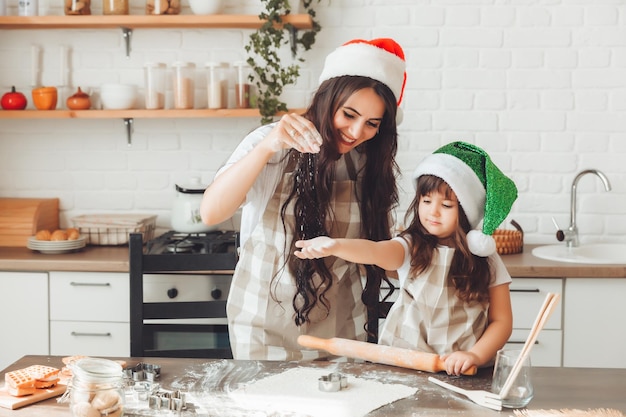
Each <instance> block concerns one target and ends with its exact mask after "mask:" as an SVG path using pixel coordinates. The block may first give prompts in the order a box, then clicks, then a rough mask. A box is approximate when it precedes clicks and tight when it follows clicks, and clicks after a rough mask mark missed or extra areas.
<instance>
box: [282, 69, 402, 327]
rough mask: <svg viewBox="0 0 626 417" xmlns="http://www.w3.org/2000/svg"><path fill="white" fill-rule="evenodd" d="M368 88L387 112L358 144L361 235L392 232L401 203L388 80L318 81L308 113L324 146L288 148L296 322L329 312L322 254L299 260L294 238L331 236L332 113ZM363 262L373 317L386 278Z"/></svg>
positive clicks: (365, 297) (334, 148)
mask: <svg viewBox="0 0 626 417" xmlns="http://www.w3.org/2000/svg"><path fill="white" fill-rule="evenodd" d="M364 88H372V89H374V91H375V92H376V93H377V94H378V96H380V97H381V98H382V99H383V101H384V103H385V114H384V115H383V119H382V121H381V123H380V126H379V129H378V132H377V133H376V135H375V136H374V137H373V138H372V139H371V140H368V141H366V142H364V143H362V144H361V145H359V146H358V147H357V148H356V149H357V151H358V152H360V153H362V154H364V155H365V157H366V163H365V165H364V167H363V168H362V171H361V172H359V173H358V176H359V178H360V181H358V182H357V186H356V190H355V192H356V196H357V199H358V202H359V206H360V214H361V237H362V238H365V239H371V240H375V241H379V240H386V239H389V238H390V237H391V229H392V218H391V211H392V209H393V208H395V207H396V206H397V204H398V190H397V186H396V178H397V176H398V173H399V168H398V165H397V164H396V161H395V156H396V152H397V147H398V133H397V130H396V111H397V104H396V99H395V97H394V95H393V93H392V92H391V90H390V89H389V88H388V87H387V86H386V85H384V84H382V83H381V82H379V81H376V80H373V79H371V78H368V77H359V76H343V77H336V78H331V79H329V80H327V81H324V82H323V83H322V84H321V85H320V87H319V89H318V90H317V92H316V94H315V96H314V97H313V100H312V103H311V105H310V106H309V108H308V109H307V111H306V112H305V114H304V117H306V118H307V119H309V120H310V121H311V122H313V124H314V125H315V127H316V128H317V129H318V130H319V132H320V134H321V136H322V138H323V141H324V142H323V145H322V146H321V150H320V152H319V153H318V154H301V153H299V152H297V151H295V150H292V151H291V152H290V157H291V158H294V159H295V165H296V167H295V170H294V172H293V176H294V181H293V188H292V190H291V193H290V195H289V197H288V199H287V201H286V202H285V204H284V205H283V207H282V210H281V215H282V218H283V224H285V223H286V217H285V215H286V213H285V211H286V209H287V207H288V205H289V203H290V202H291V201H293V202H294V213H293V215H294V216H295V225H293V226H294V229H293V230H294V233H293V236H294V240H293V241H292V242H290V244H289V249H288V252H287V256H288V259H287V263H288V266H289V269H290V271H291V272H292V273H293V275H294V276H295V277H296V287H297V293H296V294H295V296H294V298H293V307H294V309H295V311H296V317H295V322H296V324H297V325H301V324H303V323H305V322H308V321H309V313H310V312H311V310H312V309H313V308H314V307H315V306H316V305H318V303H321V305H322V306H323V307H324V308H325V309H326V310H327V311H329V310H330V308H331V306H330V305H329V303H328V300H327V299H326V297H325V294H326V292H327V291H328V290H329V289H330V288H331V286H332V275H331V272H330V271H329V269H328V267H327V266H326V263H325V261H324V259H310V260H301V259H299V258H297V257H295V256H294V255H293V252H294V250H295V246H294V243H295V241H296V240H299V239H311V238H314V237H316V236H322V235H326V236H330V233H329V232H330V229H327V227H326V226H327V223H332V222H333V218H334V215H333V213H332V209H331V204H330V203H331V202H330V198H331V192H332V184H333V180H334V178H335V162H336V161H337V160H338V159H339V158H340V157H341V155H340V154H339V152H338V150H337V141H338V140H339V132H337V131H336V129H335V128H334V116H335V113H336V112H337V111H338V110H339V109H340V108H341V106H342V105H343V104H344V103H345V102H346V100H347V99H348V98H349V97H350V96H351V95H352V94H354V93H355V92H357V91H359V90H362V89H364ZM364 267H365V269H366V272H367V281H366V285H365V288H364V290H363V293H362V295H361V300H362V302H363V303H364V304H365V305H366V306H368V315H369V317H370V319H371V318H372V317H373V315H376V320H377V312H378V300H379V291H380V284H381V282H382V281H383V280H385V281H388V279H387V276H386V274H385V271H384V270H382V269H381V268H378V267H376V266H373V265H364ZM313 274H318V275H319V277H320V279H321V282H320V283H318V284H317V285H315V284H314V283H313V280H312V277H313ZM370 321H371V320H370ZM370 336H371V333H370Z"/></svg>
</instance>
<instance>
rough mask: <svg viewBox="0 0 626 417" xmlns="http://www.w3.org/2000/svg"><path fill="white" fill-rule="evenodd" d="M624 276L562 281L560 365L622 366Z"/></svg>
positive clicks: (624, 361)
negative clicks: (562, 331) (562, 340)
mask: <svg viewBox="0 0 626 417" xmlns="http://www.w3.org/2000/svg"><path fill="white" fill-rule="evenodd" d="M625 297H626V279H624V278H571V279H567V280H566V282H565V300H566V303H565V314H564V316H565V321H564V349H563V365H564V366H568V367H582V368H626V355H625V354H624V353H625V352H626V326H625V325H624V317H626V302H625V301H624V300H625Z"/></svg>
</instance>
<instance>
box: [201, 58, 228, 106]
mask: <svg viewBox="0 0 626 417" xmlns="http://www.w3.org/2000/svg"><path fill="white" fill-rule="evenodd" d="M205 66H206V68H207V80H206V85H207V98H208V100H207V103H208V106H207V107H208V108H209V109H225V108H227V107H228V63H226V62H207V63H206V65H205Z"/></svg>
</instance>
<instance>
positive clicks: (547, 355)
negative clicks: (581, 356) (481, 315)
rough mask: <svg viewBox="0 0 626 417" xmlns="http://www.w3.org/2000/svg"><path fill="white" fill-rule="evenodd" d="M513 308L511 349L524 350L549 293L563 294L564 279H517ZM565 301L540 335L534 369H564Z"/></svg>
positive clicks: (512, 285) (513, 284) (555, 311)
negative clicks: (551, 367) (561, 367)
mask: <svg viewBox="0 0 626 417" xmlns="http://www.w3.org/2000/svg"><path fill="white" fill-rule="evenodd" d="M510 290H511V305H512V308H513V334H512V335H511V337H510V338H509V341H508V343H507V344H506V348H507V349H521V348H522V347H523V346H524V343H525V342H526V339H527V338H528V333H529V332H530V329H531V327H532V326H533V323H534V322H535V319H536V318H537V314H538V313H539V310H540V308H541V306H542V305H543V302H544V301H545V299H546V294H547V293H554V294H561V296H562V294H563V279H562V278H513V282H512V283H511V286H510ZM562 310H563V298H561V302H560V303H559V305H558V306H557V307H556V309H555V310H554V312H553V313H552V315H551V316H550V319H549V320H548V321H547V322H546V324H545V326H544V328H543V330H542V331H541V332H540V333H539V336H538V337H537V341H536V343H535V345H533V348H532V351H531V353H530V360H531V364H532V365H533V366H561V365H562V360H561V359H562V355H561V352H562V346H563V327H562V317H563V314H562Z"/></svg>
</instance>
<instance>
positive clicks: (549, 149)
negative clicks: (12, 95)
mask: <svg viewBox="0 0 626 417" xmlns="http://www.w3.org/2000/svg"><path fill="white" fill-rule="evenodd" d="M40 1H41V2H43V0H40ZM8 2H9V13H12V14H15V12H16V5H15V3H16V0H8ZM56 3H57V2H56V1H52V0H49V2H48V3H45V2H43V3H42V7H44V8H45V7H47V8H48V13H50V14H61V9H60V7H59V6H57V5H56ZM227 3H228V6H227V10H226V11H227V12H229V13H256V8H257V5H256V4H255V2H254V1H246V0H239V1H228V2H227ZM511 3H512V4H511ZM143 4H144V3H143V1H140V0H131V6H132V13H134V14H141V13H143ZM183 4H185V3H183ZM99 10H100V2H99V1H98V0H93V11H94V14H97V13H99ZM184 12H185V13H188V10H187V9H185V10H184ZM318 17H319V20H320V23H321V25H322V27H323V29H322V32H321V33H320V34H319V37H318V41H317V43H316V45H315V46H314V50H312V51H310V52H309V53H307V55H306V58H307V62H306V63H305V64H304V65H303V67H302V70H301V74H302V75H301V78H300V80H299V81H298V83H297V85H296V86H295V87H293V88H290V89H289V91H287V92H286V93H285V95H284V98H285V99H286V100H287V102H288V103H289V105H290V106H291V107H303V106H305V105H306V104H307V97H309V96H310V94H311V93H312V92H313V91H314V89H315V87H316V80H317V76H318V75H319V72H320V70H321V66H322V64H323V58H324V56H325V55H326V54H327V53H328V52H330V51H331V50H332V49H333V48H334V47H336V46H337V45H338V44H340V43H341V42H343V41H345V40H348V39H351V38H355V37H363V38H372V37H385V36H389V37H393V38H395V39H396V40H398V41H399V42H400V43H401V44H402V45H403V47H404V49H405V52H406V55H407V64H408V84H407V91H406V94H405V99H404V113H405V120H404V123H403V124H402V125H401V126H400V134H401V141H400V152H399V155H398V162H399V164H400V166H401V168H402V170H403V173H404V176H403V178H401V179H400V186H401V188H402V191H403V194H402V199H401V201H402V206H401V208H400V216H402V215H403V214H404V210H405V208H406V207H407V205H408V203H409V201H410V200H411V198H412V186H411V183H410V175H411V172H412V170H413V169H414V167H415V165H416V163H417V162H418V161H419V160H420V159H421V158H422V157H423V156H425V155H426V154H427V153H429V152H431V151H432V150H434V149H435V148H437V147H439V146H441V145H443V144H445V143H447V142H449V141H452V140H466V141H469V142H473V143H476V144H478V145H479V146H482V147H484V148H485V149H486V150H487V151H488V152H490V153H491V155H492V157H493V159H494V160H495V161H496V163H497V164H498V165H499V166H500V167H501V168H502V169H503V170H504V171H505V172H506V173H508V174H510V175H511V177H512V178H513V179H514V180H515V182H516V183H517V185H518V187H519V190H520V197H519V199H518V201H517V202H516V203H515V205H514V208H513V212H512V214H511V216H510V217H511V218H514V219H516V220H517V221H518V222H519V223H520V224H521V225H522V227H524V229H525V231H526V238H527V242H556V240H555V238H554V232H555V229H554V226H553V224H552V220H551V217H552V216H554V217H555V218H556V220H557V221H558V223H559V224H560V225H561V226H562V227H565V226H566V225H567V223H568V222H569V206H570V188H571V183H572V180H573V179H574V177H575V175H576V173H577V172H579V171H581V170H583V169H586V168H597V169H601V170H602V171H603V172H604V173H605V174H606V175H607V176H608V177H609V179H610V180H611V183H612V186H613V190H612V191H611V192H609V193H606V192H604V191H603V189H602V187H601V184H600V181H599V180H598V179H597V178H595V177H592V176H587V177H585V178H583V179H582V180H581V181H580V183H579V188H578V190H579V194H578V214H577V220H578V226H579V230H580V233H581V237H582V239H583V241H585V240H597V239H604V240H610V241H626V238H625V237H624V234H625V233H626V221H625V220H626V219H625V216H626V214H625V213H626V185H624V184H626V181H625V179H626V164H625V159H626V114H625V112H626V2H623V1H615V0H612V1H611V0H596V1H593V2H592V1H583V0H538V1H530V0H528V1H518V2H502V1H497V0H492V1H484V0H455V1H447V2H442V1H437V0H422V1H419V2H416V1H413V0H396V1H393V0H391V1H386V0H385V1H383V0H341V1H325V0H322V1H321V2H320V5H319V6H318ZM249 33H250V31H247V30H177V29H168V30H148V29H145V30H135V31H134V33H133V37H132V52H131V57H130V59H127V58H126V57H125V54H124V43H123V40H122V37H121V32H120V31H118V30H40V31H25V30H3V31H0V89H1V90H2V91H6V90H8V89H10V87H11V85H16V86H17V87H18V89H20V90H22V91H24V92H26V93H27V95H29V92H30V88H31V86H30V84H31V79H32V77H31V74H30V68H31V46H32V45H36V46H37V47H39V48H41V50H42V65H43V69H44V71H43V72H42V74H41V79H40V80H41V82H42V83H44V84H46V85H59V84H60V82H61V76H60V66H61V64H60V59H61V53H60V50H61V45H62V46H64V47H66V48H67V50H68V51H69V54H70V60H69V67H70V68H71V70H72V72H71V76H70V81H71V87H70V88H67V89H66V91H65V95H67V94H70V93H71V92H72V91H73V90H75V88H76V86H81V87H83V88H85V89H90V88H92V89H95V88H96V87H97V86H98V85H100V84H102V83H104V82H116V81H119V82H125V83H134V84H137V85H139V86H141V85H142V82H143V78H142V77H143V74H142V71H143V70H142V66H143V63H144V62H146V61H154V60H158V61H163V62H167V63H171V62H173V61H176V60H187V61H192V62H194V63H196V65H198V68H199V72H198V84H199V87H198V88H199V89H198V96H199V97H198V98H197V105H198V106H202V105H204V104H205V103H206V98H204V97H203V96H202V95H201V94H200V93H201V90H200V89H201V87H202V83H203V82H204V80H203V77H202V73H201V71H200V70H201V68H202V66H203V64H204V63H205V62H206V61H211V60H219V61H229V62H234V61H237V60H242V59H244V58H245V51H244V49H243V46H244V45H245V43H246V40H247V36H248V34H249ZM363 64H364V65H367V63H363ZM30 101H31V100H30V99H29V102H30ZM31 106H32V105H31ZM257 123H258V120H257V119H245V118H242V119H211V120H195V119H191V120H187V119H180V120H176V119H172V120H151V119H137V120H135V125H134V134H133V141H132V146H130V147H129V146H128V145H127V143H126V131H125V127H124V125H123V122H122V121H121V120H21V121H20V120H6V119H5V120H1V121H0V196H3V197H9V196H11V197H52V196H58V197H60V198H61V205H62V210H63V211H62V221H63V223H64V224H68V221H69V219H70V218H71V217H72V216H74V215H77V214H83V213H86V212H96V211H141V212H153V213H157V214H159V220H158V221H159V226H160V227H163V228H169V210H170V207H171V203H172V199H173V198H174V195H175V192H174V184H176V183H180V182H184V181H186V180H187V178H188V177H190V176H192V175H201V177H202V179H203V181H204V182H206V183H208V182H209V181H210V180H211V178H212V177H213V174H214V172H215V170H216V169H217V168H218V167H219V166H220V164H221V163H222V162H223V161H224V159H225V158H226V157H227V156H228V155H229V154H230V152H231V151H232V149H233V148H234V147H235V145H236V144H237V143H238V141H239V140H240V139H241V138H242V137H243V135H245V133H246V132H248V131H249V130H251V129H252V128H254V127H255V126H256V125H257Z"/></svg>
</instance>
